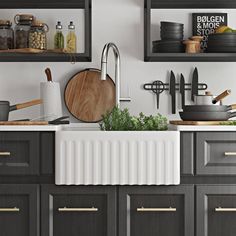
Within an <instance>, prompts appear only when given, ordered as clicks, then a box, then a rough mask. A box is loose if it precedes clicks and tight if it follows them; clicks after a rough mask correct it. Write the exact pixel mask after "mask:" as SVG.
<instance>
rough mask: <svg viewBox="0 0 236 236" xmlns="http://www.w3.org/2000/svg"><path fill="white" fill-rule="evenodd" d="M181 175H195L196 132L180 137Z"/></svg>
mask: <svg viewBox="0 0 236 236" xmlns="http://www.w3.org/2000/svg"><path fill="white" fill-rule="evenodd" d="M180 160H181V175H194V132H183V133H181V135H180Z"/></svg>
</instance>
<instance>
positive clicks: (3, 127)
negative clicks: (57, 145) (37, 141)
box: [0, 125, 60, 132]
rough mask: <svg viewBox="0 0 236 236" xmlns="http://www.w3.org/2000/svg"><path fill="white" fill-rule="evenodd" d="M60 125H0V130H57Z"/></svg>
mask: <svg viewBox="0 0 236 236" xmlns="http://www.w3.org/2000/svg"><path fill="white" fill-rule="evenodd" d="M59 129H60V125H0V132H1V131H57V130H59Z"/></svg>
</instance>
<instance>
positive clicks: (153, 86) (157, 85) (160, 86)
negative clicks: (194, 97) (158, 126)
mask: <svg viewBox="0 0 236 236" xmlns="http://www.w3.org/2000/svg"><path fill="white" fill-rule="evenodd" d="M181 76H182V75H181ZM181 87H182V90H184V91H191V90H192V84H191V83H184V84H183V85H181V84H180V83H175V84H174V92H180V93H181V94H182V93H183V92H184V91H181ZM143 88H144V89H145V90H148V91H152V92H153V93H155V94H156V101H157V109H159V96H160V94H161V93H162V92H164V91H169V92H170V89H171V86H170V84H169V83H163V82H162V81H160V80H156V81H154V82H152V83H146V84H144V85H143ZM207 88H208V86H207V84H205V83H197V89H198V90H199V91H200V90H206V89H207ZM172 90H173V89H172ZM182 96H183V94H182ZM183 101H184V100H183ZM184 105H185V104H184V102H182V107H183V106H184ZM172 113H173V114H174V113H176V112H175V107H173V103H172Z"/></svg>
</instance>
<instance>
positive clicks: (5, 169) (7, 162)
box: [0, 132, 40, 175]
mask: <svg viewBox="0 0 236 236" xmlns="http://www.w3.org/2000/svg"><path fill="white" fill-rule="evenodd" d="M39 153H40V152H39V132H0V175H36V174H39Z"/></svg>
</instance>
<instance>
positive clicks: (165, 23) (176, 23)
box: [161, 21, 184, 27]
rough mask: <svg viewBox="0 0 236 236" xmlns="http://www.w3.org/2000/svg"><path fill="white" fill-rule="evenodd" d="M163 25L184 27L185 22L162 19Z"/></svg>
mask: <svg viewBox="0 0 236 236" xmlns="http://www.w3.org/2000/svg"><path fill="white" fill-rule="evenodd" d="M161 26H167V27H168V26H171V27H183V26H184V24H182V23H178V22H171V21H161Z"/></svg>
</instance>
